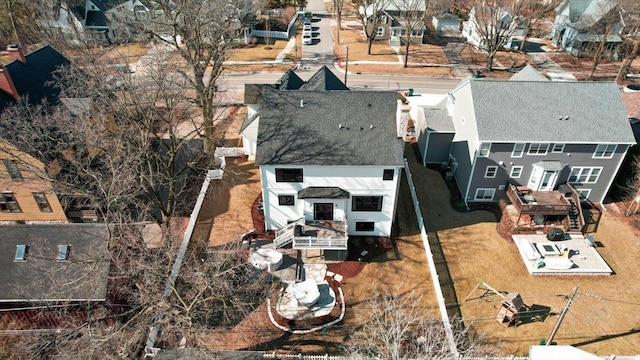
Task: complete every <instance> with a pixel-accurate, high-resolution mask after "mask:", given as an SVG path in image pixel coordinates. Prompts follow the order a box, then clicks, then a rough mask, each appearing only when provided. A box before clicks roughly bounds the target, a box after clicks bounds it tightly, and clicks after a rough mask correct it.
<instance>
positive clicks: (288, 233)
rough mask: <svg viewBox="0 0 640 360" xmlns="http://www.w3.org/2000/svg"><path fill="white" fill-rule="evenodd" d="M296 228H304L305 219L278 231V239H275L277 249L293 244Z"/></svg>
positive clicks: (274, 243)
mask: <svg viewBox="0 0 640 360" xmlns="http://www.w3.org/2000/svg"><path fill="white" fill-rule="evenodd" d="M296 226H304V219H299V220H297V221H294V222H292V223H290V224H287V226H285V227H283V228H282V229H280V230H277V231H276V237H275V239H273V245H274V246H275V248H276V249H279V248H281V247H284V246H287V245H289V244H291V243H292V242H293V237H294V236H295V229H296Z"/></svg>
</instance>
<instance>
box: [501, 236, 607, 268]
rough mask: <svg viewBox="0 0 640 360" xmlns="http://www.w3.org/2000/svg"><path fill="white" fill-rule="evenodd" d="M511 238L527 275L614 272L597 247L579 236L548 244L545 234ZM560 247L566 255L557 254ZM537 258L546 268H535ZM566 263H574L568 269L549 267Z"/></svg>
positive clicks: (559, 252)
mask: <svg viewBox="0 0 640 360" xmlns="http://www.w3.org/2000/svg"><path fill="white" fill-rule="evenodd" d="M567 236H568V235H567ZM511 237H512V238H513V241H514V242H515V244H516V246H517V247H518V251H519V252H520V256H521V257H522V262H524V264H525V266H526V268H527V271H528V272H529V274H530V275H611V274H612V273H613V270H611V268H610V267H609V265H607V263H606V261H604V259H603V258H602V257H601V256H600V254H598V251H597V250H596V248H595V247H593V246H591V245H589V243H588V241H587V240H586V239H585V238H584V237H583V236H581V235H571V236H568V238H567V239H566V240H562V241H549V240H547V238H546V236H545V235H512V236H511ZM562 248H565V249H568V253H567V254H566V255H563V253H562V252H561V251H560V250H561V249H562ZM541 252H542V254H541ZM538 259H542V260H543V261H545V260H546V264H545V266H542V267H540V268H538V267H537V266H536V263H537V262H538ZM567 260H569V261H571V263H573V264H572V265H571V268H569V269H553V266H549V265H553V264H557V263H566V262H567ZM569 264H570V263H569ZM550 267H552V268H550Z"/></svg>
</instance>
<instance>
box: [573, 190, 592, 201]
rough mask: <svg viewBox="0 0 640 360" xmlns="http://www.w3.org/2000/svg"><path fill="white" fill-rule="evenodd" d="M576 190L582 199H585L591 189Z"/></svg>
mask: <svg viewBox="0 0 640 360" xmlns="http://www.w3.org/2000/svg"><path fill="white" fill-rule="evenodd" d="M576 192H577V193H578V195H580V198H582V199H587V198H589V195H591V189H576Z"/></svg>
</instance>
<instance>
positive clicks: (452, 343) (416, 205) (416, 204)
mask: <svg viewBox="0 0 640 360" xmlns="http://www.w3.org/2000/svg"><path fill="white" fill-rule="evenodd" d="M404 171H405V174H406V175H407V181H408V182H409V190H411V198H412V199H413V209H414V211H415V213H416V219H417V220H418V227H419V228H420V236H421V237H422V243H423V245H424V252H425V253H426V255H427V263H428V264H429V272H430V273H431V280H432V281H433V287H434V290H435V292H436V299H437V300H438V308H439V309H440V316H441V317H442V323H443V325H444V331H445V333H446V335H447V341H448V342H449V347H450V350H451V353H452V354H454V356H455V358H459V355H458V348H457V347H456V340H455V337H454V336H453V329H452V328H451V321H450V320H449V314H448V313H447V306H446V305H445V301H444V296H443V295H442V288H441V287H440V280H439V278H438V272H437V270H436V263H435V261H434V260H433V254H432V253H431V247H430V246H429V238H428V237H427V230H426V229H425V227H424V220H423V219H422V211H420V201H419V200H418V194H417V193H416V187H415V186H414V185H413V178H412V177H411V170H410V169H409V163H408V162H407V159H404Z"/></svg>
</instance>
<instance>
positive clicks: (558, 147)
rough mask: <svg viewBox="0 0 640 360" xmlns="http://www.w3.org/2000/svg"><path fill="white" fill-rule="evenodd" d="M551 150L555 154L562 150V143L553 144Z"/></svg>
mask: <svg viewBox="0 0 640 360" xmlns="http://www.w3.org/2000/svg"><path fill="white" fill-rule="evenodd" d="M551 152H552V153H556V154H558V153H562V152H564V144H553V147H552V148H551Z"/></svg>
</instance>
